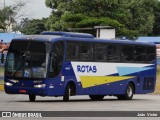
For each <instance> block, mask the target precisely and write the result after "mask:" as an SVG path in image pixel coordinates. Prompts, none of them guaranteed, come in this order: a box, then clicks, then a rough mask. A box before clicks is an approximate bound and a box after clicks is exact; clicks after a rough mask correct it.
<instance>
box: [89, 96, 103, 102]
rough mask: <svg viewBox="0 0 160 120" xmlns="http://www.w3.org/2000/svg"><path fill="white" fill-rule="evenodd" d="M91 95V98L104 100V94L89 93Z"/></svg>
mask: <svg viewBox="0 0 160 120" xmlns="http://www.w3.org/2000/svg"><path fill="white" fill-rule="evenodd" d="M89 97H90V98H91V100H94V101H95V100H103V98H104V95H89Z"/></svg>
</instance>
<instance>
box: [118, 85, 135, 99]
mask: <svg viewBox="0 0 160 120" xmlns="http://www.w3.org/2000/svg"><path fill="white" fill-rule="evenodd" d="M133 94H134V86H133V84H132V83H129V84H128V86H127V89H126V92H125V95H118V96H117V98H118V99H119V100H131V99H132V98H133Z"/></svg>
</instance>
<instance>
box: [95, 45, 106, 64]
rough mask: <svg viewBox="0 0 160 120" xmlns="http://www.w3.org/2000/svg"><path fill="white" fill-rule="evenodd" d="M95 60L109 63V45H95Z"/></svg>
mask: <svg viewBox="0 0 160 120" xmlns="http://www.w3.org/2000/svg"><path fill="white" fill-rule="evenodd" d="M95 60H96V61H107V45H105V44H95Z"/></svg>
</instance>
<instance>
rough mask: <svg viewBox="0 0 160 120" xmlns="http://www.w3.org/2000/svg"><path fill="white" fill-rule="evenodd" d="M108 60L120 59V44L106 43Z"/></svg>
mask: <svg viewBox="0 0 160 120" xmlns="http://www.w3.org/2000/svg"><path fill="white" fill-rule="evenodd" d="M108 61H110V62H120V61H121V46H120V45H114V44H113V45H108Z"/></svg>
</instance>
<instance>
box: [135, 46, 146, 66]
mask: <svg viewBox="0 0 160 120" xmlns="http://www.w3.org/2000/svg"><path fill="white" fill-rule="evenodd" d="M146 55H147V53H146V47H144V46H135V49H134V61H135V62H140V63H142V62H143V63H144V62H145V61H146Z"/></svg>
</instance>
